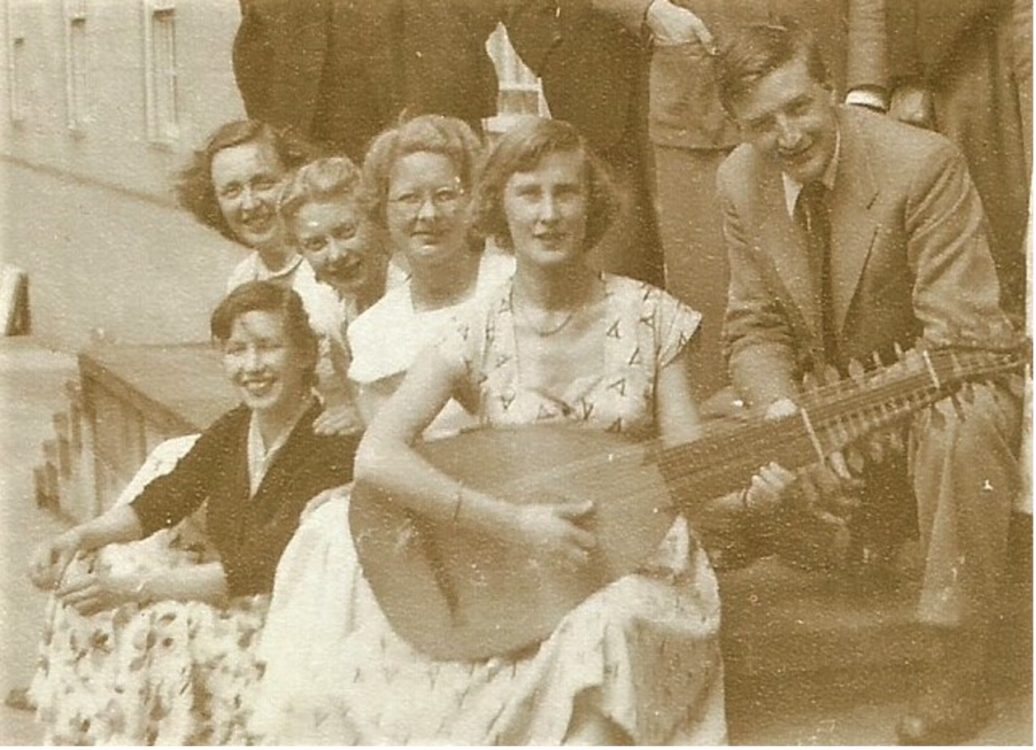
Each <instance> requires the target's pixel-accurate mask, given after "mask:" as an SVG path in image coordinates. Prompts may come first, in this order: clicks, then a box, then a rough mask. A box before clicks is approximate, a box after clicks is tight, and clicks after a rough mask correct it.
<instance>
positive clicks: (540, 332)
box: [511, 289, 578, 338]
mask: <svg viewBox="0 0 1036 750" xmlns="http://www.w3.org/2000/svg"><path fill="white" fill-rule="evenodd" d="M511 309H512V310H513V311H514V312H515V314H516V315H517V316H518V317H519V318H520V319H521V321H522V322H523V323H524V324H525V325H527V326H528V327H529V328H530V329H531V330H532V332H533V333H535V334H536V335H537V336H539V337H540V338H547V337H548V336H553V335H554V334H556V333H559V332H560V331H561V329H563V328H564V327H565V326H567V325H568V324H569V323H571V322H572V318H574V317H575V315H576V310H577V309H578V308H576V307H573V308H572V309H571V310H569V311H568V312H567V313H565V316H564V317H563V318H562V319H561V322H560V323H558V324H556V325H554V326H550V327H547V328H541V327H540V326H538V325H536V324H535V323H533V322H532V319H531V318H530V317H529V316H528V315H526V314H525V313H524V312H522V311H521V310H519V309H518V306H517V305H515V304H514V290H513V289H512V290H511Z"/></svg>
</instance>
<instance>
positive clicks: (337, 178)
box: [277, 156, 363, 220]
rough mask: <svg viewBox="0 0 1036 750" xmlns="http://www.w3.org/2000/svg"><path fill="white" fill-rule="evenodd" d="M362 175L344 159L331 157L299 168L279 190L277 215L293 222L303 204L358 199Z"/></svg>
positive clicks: (348, 160)
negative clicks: (353, 197) (354, 197)
mask: <svg viewBox="0 0 1036 750" xmlns="http://www.w3.org/2000/svg"><path fill="white" fill-rule="evenodd" d="M362 179H363V176H362V173H361V172H360V170H359V168H358V167H357V166H356V165H355V164H353V162H352V161H351V160H350V159H349V158H348V157H345V156H331V157H328V158H326V159H317V160H316V161H311V162H310V163H309V164H306V165H305V166H303V167H300V168H299V169H298V170H297V171H296V172H295V174H293V175H292V176H291V179H289V180H288V181H287V182H286V183H285V184H284V187H283V188H282V189H281V194H280V196H279V198H278V199H277V211H278V212H279V213H280V215H281V217H283V218H284V219H285V220H291V219H293V218H295V215H296V214H297V213H298V212H299V209H300V208H302V206H303V205H304V204H306V203H310V202H325V201H331V200H336V199H339V200H340V199H343V198H348V197H352V196H356V197H357V198H360V197H361V196H360V193H361V192H362V191H361V188H362Z"/></svg>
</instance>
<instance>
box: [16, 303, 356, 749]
mask: <svg viewBox="0 0 1036 750" xmlns="http://www.w3.org/2000/svg"><path fill="white" fill-rule="evenodd" d="M211 328H212V334H213V337H214V338H215V339H216V340H217V341H219V342H220V345H221V347H222V353H223V364H224V369H225V371H226V374H227V376H228V378H229V379H230V380H231V382H232V383H233V384H234V386H235V388H236V389H237V391H238V393H239V395H240V397H241V401H242V404H241V405H240V406H238V407H236V408H234V409H232V410H231V411H229V412H228V413H226V414H225V415H223V416H222V417H221V418H219V419H218V420H216V422H215V423H214V424H213V425H211V426H210V427H209V428H208V429H207V430H206V431H205V432H204V433H202V435H201V436H200V437H199V438H198V439H197V442H195V444H194V445H193V447H192V448H191V450H190V451H189V452H188V453H187V454H186V455H185V456H184V457H183V458H182V459H180V461H179V462H178V463H177V464H176V466H175V467H174V468H173V469H172V471H170V472H169V473H168V474H166V475H164V476H160V477H158V478H156V479H154V480H153V481H151V482H150V483H149V484H148V485H147V487H146V488H145V489H144V490H143V491H142V492H141V493H140V494H139V495H138V496H137V497H136V498H135V499H133V500H132V502H130V503H128V504H124V505H117V506H115V507H113V508H112V509H110V510H109V511H107V512H106V513H105V514H103V515H101V516H100V517H98V518H96V519H93V520H91V521H88V522H86V523H83V524H80V525H78V526H76V527H74V528H72V529H70V530H69V531H66V532H65V533H63V534H60V535H58V536H57V537H56V538H54V539H53V540H51V541H49V542H47V543H45V544H44V545H43V546H42V547H41V548H40V549H39V550H37V552H36V553H35V555H34V556H33V558H32V562H31V569H30V575H31V577H32V580H33V582H34V583H35V584H36V585H37V586H39V587H40V588H43V589H48V590H52V591H53V592H54V597H53V616H52V617H51V618H50V623H49V626H48V628H47V630H46V632H45V635H44V644H43V647H42V649H41V664H40V669H39V672H38V674H37V676H36V679H35V680H34V683H33V687H32V696H33V698H34V699H35V701H36V704H37V707H38V711H39V716H40V718H41V720H42V721H44V722H45V724H46V725H47V740H48V741H51V742H58V743H61V744H84V743H85V744H95V743H105V744H109V743H115V744H127V745H130V744H133V745H136V744H145V743H148V744H150V743H159V744H191V743H199V742H200V743H204V744H221V743H227V742H230V743H235V744H237V743H242V742H245V741H248V740H251V739H253V738H250V737H248V736H247V735H246V734H245V733H244V730H243V726H244V721H245V719H246V718H247V713H248V711H249V706H250V701H249V689H250V686H251V685H252V684H254V682H255V680H256V678H257V677H258V674H259V673H260V672H261V665H259V664H258V663H257V662H256V660H255V657H254V649H253V645H254V643H255V642H256V640H257V639H256V638H255V636H256V635H257V633H258V630H259V628H260V627H261V626H262V623H263V621H264V617H265V611H266V604H267V600H268V595H269V592H270V590H271V588H272V585H273V575H274V571H275V570H276V567H277V562H278V561H279V559H280V556H281V552H282V551H283V550H284V547H285V545H286V544H287V543H288V540H289V539H290V538H291V536H292V534H293V533H294V531H295V529H296V528H297V526H298V521H299V516H300V514H301V513H302V511H303V509H304V508H305V507H306V504H307V503H308V502H309V501H310V500H311V499H312V498H313V497H314V496H316V495H318V494H320V493H321V492H323V491H325V490H327V489H330V488H332V487H335V486H337V485H341V484H343V483H345V482H347V481H349V479H350V478H351V475H352V457H353V453H354V451H355V443H356V438H354V437H342V436H325V435H317V434H315V433H314V432H313V421H314V419H316V417H317V416H318V415H319V414H320V410H321V406H320V404H319V402H318V401H317V400H316V399H315V398H314V396H313V392H312V385H313V380H314V370H313V368H314V366H315V363H316V357H317V340H316V337H315V335H314V334H313V332H312V330H311V329H310V328H309V324H308V322H307V317H306V313H305V311H304V310H303V308H302V303H301V301H300V299H299V297H298V295H297V294H296V293H295V292H293V291H291V290H290V289H284V288H283V287H280V286H278V285H276V284H273V283H270V282H250V283H247V284H244V285H242V286H240V287H238V288H237V289H235V290H234V291H233V292H231V293H230V294H229V295H228V296H227V298H226V299H225V300H224V301H223V302H222V303H221V304H220V306H219V307H218V308H217V309H216V311H215V313H214V314H213V316H212V321H211ZM203 505H204V506H205V519H204V528H205V533H204V539H203V541H204V542H207V543H208V546H209V547H210V553H209V554H205V553H202V552H201V551H193V552H192V550H191V549H190V547H189V546H185V545H183V544H172V545H168V544H165V545H159V544H152V543H151V542H152V540H154V539H156V538H157V537H159V536H161V535H160V534H158V532H163V533H166V534H169V533H177V532H178V530H179V529H178V528H175V529H174V527H178V526H179V524H180V522H181V521H183V520H184V519H187V518H188V517H189V516H191V515H192V514H193V513H194V512H195V511H197V510H198V509H199V508H201V507H202V506H203ZM166 529H169V530H170V531H168V532H166V531H165V530H166ZM139 540H146V541H139ZM130 542H133V543H134V544H130V545H128V546H125V547H123V546H121V545H123V544H125V543H130ZM213 553H214V554H213Z"/></svg>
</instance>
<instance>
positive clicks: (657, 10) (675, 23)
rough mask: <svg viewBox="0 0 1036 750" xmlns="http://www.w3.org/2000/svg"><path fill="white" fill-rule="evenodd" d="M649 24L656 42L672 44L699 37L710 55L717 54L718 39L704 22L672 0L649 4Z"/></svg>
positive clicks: (665, 44) (658, 0)
mask: <svg viewBox="0 0 1036 750" xmlns="http://www.w3.org/2000/svg"><path fill="white" fill-rule="evenodd" d="M647 24H648V28H649V29H651V34H652V35H653V36H654V40H655V44H659V45H663V46H672V45H676V44H686V43H687V42H690V41H693V40H694V39H697V40H698V41H699V42H701V44H702V46H703V47H705V49H706V51H707V52H708V53H709V54H710V55H714V54H716V40H715V39H713V37H712V32H711V31H709V28H708V27H707V26H706V25H705V24H704V22H703V21H702V20H701V19H700V18H698V16H696V15H695V14H694V13H692V12H691V11H689V10H687V9H686V8H681V7H680V6H679V5H674V4H673V3H672V2H670V0H654V2H653V3H651V5H650V6H648V11H647Z"/></svg>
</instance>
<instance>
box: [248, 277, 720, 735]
mask: <svg viewBox="0 0 1036 750" xmlns="http://www.w3.org/2000/svg"><path fill="white" fill-rule="evenodd" d="M604 279H605V283H606V290H607V311H608V313H607V314H608V319H607V321H606V326H605V342H604V353H605V356H604V367H603V369H602V371H601V373H600V374H599V375H596V376H594V377H590V378H584V379H580V380H579V381H577V382H574V383H572V384H571V386H570V388H569V389H568V390H567V391H566V393H564V394H556V395H548V394H544V393H542V392H540V391H538V390H534V389H531V388H526V387H524V386H523V383H522V381H521V375H520V364H521V363H520V360H519V357H518V356H517V354H518V353H517V349H516V346H515V334H514V320H513V318H512V313H511V307H510V283H505V284H504V285H502V286H501V287H499V288H498V289H497V290H495V291H494V293H492V294H490V295H487V296H486V297H485V298H484V299H483V300H482V301H481V302H480V303H479V304H478V305H477V306H476V307H473V308H471V309H470V310H469V311H468V312H467V313H466V315H465V316H464V318H463V319H462V320H461V321H459V323H458V325H457V326H456V327H455V328H454V330H453V331H451V332H449V333H448V334H447V335H446V336H445V337H443V338H442V340H441V342H440V343H439V344H438V347H439V351H440V352H441V353H442V354H443V355H445V356H447V357H451V358H457V359H458V361H463V362H464V364H465V367H466V368H467V372H468V373H469V378H468V379H467V386H468V387H467V388H466V389H465V393H462V394H459V395H461V399H462V401H463V402H464V403H465V404H466V406H467V407H468V409H469V410H470V412H471V413H472V414H473V415H474V416H475V417H476V418H477V419H478V420H480V421H481V422H482V423H484V424H486V425H503V424H508V425H516V424H529V423H542V422H562V423H575V424H579V425H582V426H584V427H586V428H588V429H601V430H608V429H611V430H615V431H619V432H626V433H633V434H636V433H638V432H651V431H652V429H653V424H652V423H653V408H652V407H653V403H654V388H655V382H656V377H657V375H658V372H659V370H660V368H661V367H663V366H664V365H665V364H666V363H668V362H669V361H671V360H672V359H673V358H674V357H676V356H677V354H678V353H679V352H680V351H681V350H682V348H683V347H684V346H685V345H686V344H687V342H688V341H689V340H690V338H691V337H692V336H693V334H694V332H695V330H696V328H697V326H698V322H699V316H698V315H697V313H695V312H693V311H692V310H690V309H689V308H687V307H684V306H683V305H681V304H680V303H679V302H677V301H676V300H675V299H674V298H672V297H670V296H669V295H667V294H666V293H664V292H662V291H660V290H658V289H655V288H653V287H650V286H647V285H644V284H641V283H640V282H635V281H632V280H630V279H624V278H620V277H614V276H605V277H604ZM317 513H319V514H320V519H319V520H320V525H321V526H322V527H323V528H324V529H325V534H324V535H323V540H322V541H321V540H320V539H318V538H317V537H316V536H313V537H310V538H308V539H306V540H305V541H304V542H301V543H300V545H299V549H298V550H297V552H298V555H297V556H293V555H292V554H291V553H292V548H291V547H289V549H288V550H287V551H286V552H285V555H284V556H283V557H282V559H281V568H280V569H279V570H278V582H277V583H276V584H275V589H274V597H273V604H272V606H271V613H270V622H271V623H272V622H273V621H274V620H280V619H281V618H282V615H281V614H280V613H279V612H278V610H280V608H281V606H282V604H283V605H287V607H288V608H290V606H291V602H290V601H289V600H287V599H286V600H284V602H281V601H278V597H279V596H280V588H279V584H280V576H281V573H282V572H283V573H285V582H287V580H288V575H290V577H291V581H292V582H293V585H294V586H295V587H296V588H294V589H293V592H294V595H295V597H296V600H297V601H300V602H302V600H303V599H304V597H302V596H301V595H300V593H299V588H297V587H298V586H302V587H306V586H308V587H312V588H314V589H316V590H318V591H319V595H317V596H312V597H311V598H310V600H309V609H308V611H306V607H305V606H303V608H302V609H301V610H300V611H299V612H297V613H295V615H294V616H293V617H283V620H282V621H283V622H284V623H287V624H290V627H283V628H282V629H280V630H279V631H275V630H273V629H272V628H271V627H270V625H268V628H267V630H266V631H265V633H264V636H263V644H262V648H263V649H270V650H271V651H272V650H276V649H279V650H281V652H282V653H281V658H280V660H279V661H280V662H281V663H282V664H284V665H285V668H284V669H278V670H275V671H274V672H272V673H271V671H270V670H269V669H268V671H267V673H266V676H265V678H264V683H265V682H274V683H276V684H277V685H278V686H282V697H284V700H281V701H280V703H277V702H276V701H274V702H271V703H268V704H266V705H263V703H262V701H260V703H259V707H258V708H257V711H256V716H257V717H258V718H260V719H264V720H265V721H266V722H267V723H266V725H265V726H264V732H265V733H266V735H267V737H268V738H269V739H270V740H271V741H274V742H278V743H301V742H310V743H314V744H317V743H344V744H447V743H448V744H486V745H489V744H543V745H556V744H559V743H561V742H562V741H563V740H564V739H565V736H566V734H567V732H568V729H569V724H570V721H571V717H572V709H573V704H574V702H575V700H576V699H577V698H578V697H579V696H581V695H585V696H586V697H587V698H588V699H589V700H590V701H591V702H592V705H593V706H594V707H595V708H596V710H597V711H599V712H600V713H602V714H603V715H605V716H607V717H608V718H609V719H610V720H611V721H613V722H614V723H615V724H616V725H618V726H619V727H621V728H622V730H624V731H625V732H626V733H627V734H628V735H629V736H630V737H631V738H632V739H633V741H634V742H636V743H638V744H668V743H675V744H705V745H709V744H722V743H724V742H725V741H726V722H725V717H724V709H723V667H722V659H721V655H720V647H719V617H720V611H719V597H718V591H717V584H716V579H715V576H714V574H713V572H712V569H711V567H710V565H709V562H708V559H707V557H706V555H705V553H704V552H703V551H702V549H701V548H700V547H699V546H698V544H697V542H696V541H695V539H694V538H693V536H692V535H691V534H690V533H689V531H688V529H687V525H686V522H685V521H684V520H683V519H682V518H681V519H678V520H677V521H676V523H675V524H674V525H673V527H672V528H671V530H670V532H669V534H668V535H667V537H666V539H665V540H664V542H663V543H662V545H661V546H660V547H659V549H658V551H657V553H656V554H655V556H654V558H653V559H652V560H651V561H649V563H648V564H647V565H646V566H645V570H650V571H651V572H650V573H649V572H644V573H637V574H633V575H629V576H625V577H623V578H621V579H619V580H617V581H614V582H612V583H611V584H609V585H608V586H606V587H605V588H603V589H601V590H600V591H598V592H597V593H595V594H594V595H593V596H591V597H590V598H589V599H587V600H586V601H585V602H583V603H582V604H580V605H579V606H578V607H576V608H575V609H574V610H573V611H571V612H570V613H569V614H568V615H567V616H566V617H565V618H564V619H563V620H562V621H561V623H560V624H559V625H558V626H557V628H556V629H555V631H554V633H553V634H552V635H551V636H550V637H549V638H548V639H547V640H545V641H544V642H543V643H542V644H540V645H539V647H538V648H537V649H535V650H534V652H533V653H531V654H527V655H525V656H524V657H523V658H517V659H516V658H509V657H496V658H492V659H489V660H486V661H478V662H459V661H458V662H443V661H435V660H432V659H430V658H428V657H426V656H424V655H423V654H421V653H418V652H416V651H415V650H414V649H412V648H411V647H410V646H409V644H407V643H406V642H404V641H403V640H402V639H401V638H400V637H399V636H397V635H396V633H395V632H394V631H393V630H392V628H391V626H390V625H389V623H388V622H387V621H386V619H385V617H384V615H383V614H382V612H381V610H380V608H379V607H378V604H377V602H376V601H375V599H374V596H373V594H372V592H371V590H370V588H369V586H368V584H367V582H366V580H365V579H364V578H363V573H362V570H361V569H360V567H359V563H358V562H357V559H356V553H355V549H354V548H353V545H352V544H351V538H350V536H349V532H348V511H347V498H345V497H344V496H343V497H342V498H339V499H337V500H336V501H335V502H329V503H327V504H325V505H324V506H322V507H321V508H319V509H317V512H316V513H314V516H316V515H317ZM306 526H307V524H305V523H304V524H303V529H304V528H306ZM328 528H333V529H336V530H337V531H338V536H331V537H328V535H327V533H326V529H328ZM303 529H300V532H301V531H302V530H303ZM293 545H294V542H293ZM307 566H308V567H307ZM331 600H333V601H334V603H333V604H325V605H324V607H323V610H322V611H321V610H320V608H319V607H318V605H317V602H318V601H323V602H325V603H327V602H329V601H331ZM302 603H303V604H304V605H305V602H302ZM307 622H308V623H310V624H309V625H307V624H306V623H307ZM277 627H280V625H278V626H277ZM300 628H301V630H300ZM300 646H301V648H300ZM268 658H269V657H268ZM293 659H299V660H300V661H298V662H297V665H298V666H297V670H295V673H294V674H292V671H293V670H292V669H291V668H290V667H288V666H287V665H288V664H289V663H290V662H291V661H292V660H293ZM269 666H272V664H271V665H269ZM270 678H273V679H270ZM289 695H290V697H287V696H289Z"/></svg>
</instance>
